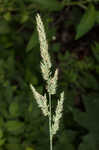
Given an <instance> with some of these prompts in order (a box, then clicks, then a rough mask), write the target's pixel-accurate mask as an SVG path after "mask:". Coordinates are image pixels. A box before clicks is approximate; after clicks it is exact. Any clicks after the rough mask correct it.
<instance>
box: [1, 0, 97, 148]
mask: <svg viewBox="0 0 99 150" xmlns="http://www.w3.org/2000/svg"><path fill="white" fill-rule="evenodd" d="M37 13H40V16H41V17H42V20H43V22H44V26H45V31H46V35H47V39H48V43H49V53H50V55H51V61H52V64H53V70H54V69H55V68H56V67H58V68H59V80H58V88H57V94H56V96H53V97H52V105H53V113H54V110H55V107H56V104H57V100H58V97H59V94H60V92H61V91H63V90H64V92H65V102H64V111H63V117H62V119H61V124H60V130H59V131H58V133H57V134H56V135H55V137H54V139H53V150H61V149H63V150H98V149H99V36H98V35H99V0H23V1H22V0H21V1H20V0H0V150H44V149H46V150H49V132H48V119H47V118H46V117H44V116H43V115H42V113H41V111H40V109H39V108H38V106H37V104H36V101H35V99H34V97H33V95H32V92H31V90H30V87H29V84H30V83H32V84H33V85H34V86H35V88H36V89H37V91H39V92H40V93H41V94H44V93H45V92H46V89H45V82H44V81H43V79H42V76H41V71H40V60H41V58H40V48H39V40H38V36H37V30H36V21H35V16H36V14H37Z"/></svg>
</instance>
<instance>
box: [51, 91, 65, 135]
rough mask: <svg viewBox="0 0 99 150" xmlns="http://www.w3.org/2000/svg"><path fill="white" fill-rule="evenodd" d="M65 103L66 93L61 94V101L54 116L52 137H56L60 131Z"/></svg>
mask: <svg viewBox="0 0 99 150" xmlns="http://www.w3.org/2000/svg"><path fill="white" fill-rule="evenodd" d="M63 102H64V92H62V93H61V94H60V100H58V104H57V107H56V111H55V115H54V116H53V124H52V136H53V135H55V134H56V132H57V131H58V129H59V122H60V119H61V117H62V111H63Z"/></svg>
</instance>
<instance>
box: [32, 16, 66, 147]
mask: <svg viewBox="0 0 99 150" xmlns="http://www.w3.org/2000/svg"><path fill="white" fill-rule="evenodd" d="M36 22H37V31H38V35H39V41H40V52H41V57H42V61H41V66H40V67H41V71H42V76H43V79H44V80H45V81H46V84H47V85H46V89H47V92H48V94H49V105H48V104H47V103H48V102H47V97H46V94H45V95H44V96H42V95H41V94H39V93H38V92H37V91H36V89H35V88H34V87H33V86H32V84H31V85H30V87H31V90H32V92H33V95H34V98H35V99H36V102H37V104H38V106H39V107H40V108H41V111H42V113H43V115H44V116H48V118H49V134H50V150H52V139H53V135H55V134H56V132H57V131H58V129H59V122H60V118H61V117H62V111H63V102H64V92H62V93H61V94H60V100H58V104H57V107H56V111H55V115H54V116H53V117H52V113H51V95H53V94H55V93H56V88H57V80H58V69H56V71H55V73H54V76H52V72H51V67H52V64H51V60H50V55H49V53H48V43H47V40H46V34H45V31H44V25H43V22H42V20H41V17H40V15H39V14H37V16H36Z"/></svg>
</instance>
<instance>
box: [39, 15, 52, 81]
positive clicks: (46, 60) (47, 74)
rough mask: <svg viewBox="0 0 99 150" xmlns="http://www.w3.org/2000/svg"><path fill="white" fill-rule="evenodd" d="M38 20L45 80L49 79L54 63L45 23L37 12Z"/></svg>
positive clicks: (42, 68)
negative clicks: (50, 53)
mask: <svg viewBox="0 0 99 150" xmlns="http://www.w3.org/2000/svg"><path fill="white" fill-rule="evenodd" d="M36 22H37V31H38V34H39V41H40V51H41V57H42V62H41V71H42V75H43V78H44V80H48V79H49V78H50V68H51V66H52V65H51V61H50V55H49V53H48V43H47V40H46V34H45V30H44V25H43V22H42V20H41V17H40V15H39V14H37V16H36Z"/></svg>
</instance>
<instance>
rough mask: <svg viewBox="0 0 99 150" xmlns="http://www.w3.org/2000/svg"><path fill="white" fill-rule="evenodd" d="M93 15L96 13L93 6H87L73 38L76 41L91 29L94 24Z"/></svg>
mask: <svg viewBox="0 0 99 150" xmlns="http://www.w3.org/2000/svg"><path fill="white" fill-rule="evenodd" d="M95 15H96V11H95V7H94V5H89V7H88V8H87V10H86V12H85V14H84V15H83V17H82V18H81V21H80V23H79V24H78V26H77V31H76V32H77V33H76V37H75V39H76V40H77V39H79V38H81V37H82V36H83V35H85V34H86V33H87V32H89V31H90V30H91V29H92V27H93V26H94V24H95Z"/></svg>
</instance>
